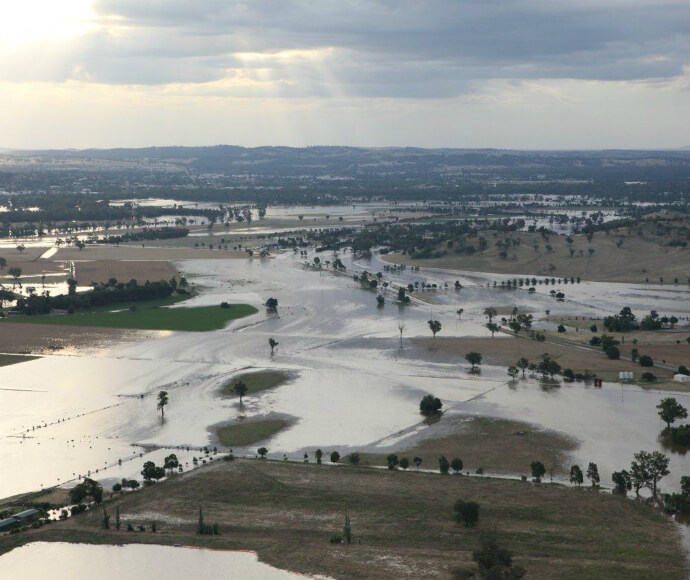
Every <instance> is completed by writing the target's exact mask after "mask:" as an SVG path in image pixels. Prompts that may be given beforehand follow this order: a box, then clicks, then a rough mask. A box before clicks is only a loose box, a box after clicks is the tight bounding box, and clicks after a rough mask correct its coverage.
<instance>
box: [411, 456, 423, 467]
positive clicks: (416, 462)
mask: <svg viewBox="0 0 690 580" xmlns="http://www.w3.org/2000/svg"><path fill="white" fill-rule="evenodd" d="M412 463H414V466H415V467H416V468H417V469H419V466H420V465H421V464H422V458H421V457H416V456H415V458H414V459H413V460H412Z"/></svg>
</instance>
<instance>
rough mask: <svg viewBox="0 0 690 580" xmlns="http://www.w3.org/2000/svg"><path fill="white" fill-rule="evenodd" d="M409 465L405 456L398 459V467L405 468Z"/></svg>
mask: <svg viewBox="0 0 690 580" xmlns="http://www.w3.org/2000/svg"><path fill="white" fill-rule="evenodd" d="M409 466H410V460H409V459H408V458H407V457H403V458H401V459H400V468H401V469H407V468H408V467H409Z"/></svg>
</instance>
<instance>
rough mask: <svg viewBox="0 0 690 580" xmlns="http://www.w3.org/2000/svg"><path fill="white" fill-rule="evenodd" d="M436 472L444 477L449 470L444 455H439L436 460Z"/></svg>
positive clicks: (448, 464) (448, 463)
mask: <svg viewBox="0 0 690 580" xmlns="http://www.w3.org/2000/svg"><path fill="white" fill-rule="evenodd" d="M438 470H439V471H440V472H441V473H443V474H444V475H447V474H448V471H449V470H450V462H449V461H448V460H447V459H446V456H445V455H441V457H439V458H438Z"/></svg>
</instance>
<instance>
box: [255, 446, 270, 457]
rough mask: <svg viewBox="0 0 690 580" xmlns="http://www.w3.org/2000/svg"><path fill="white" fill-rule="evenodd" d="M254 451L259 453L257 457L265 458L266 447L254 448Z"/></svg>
mask: <svg viewBox="0 0 690 580" xmlns="http://www.w3.org/2000/svg"><path fill="white" fill-rule="evenodd" d="M256 452H257V453H258V454H259V457H261V459H266V453H268V449H266V448H265V447H259V448H258V449H257V450H256Z"/></svg>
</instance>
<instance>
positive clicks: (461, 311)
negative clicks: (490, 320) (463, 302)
mask: <svg viewBox="0 0 690 580" xmlns="http://www.w3.org/2000/svg"><path fill="white" fill-rule="evenodd" d="M455 312H456V313H457V315H458V318H462V313H463V312H465V309H464V308H458V309H457V310H456V311H455Z"/></svg>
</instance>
